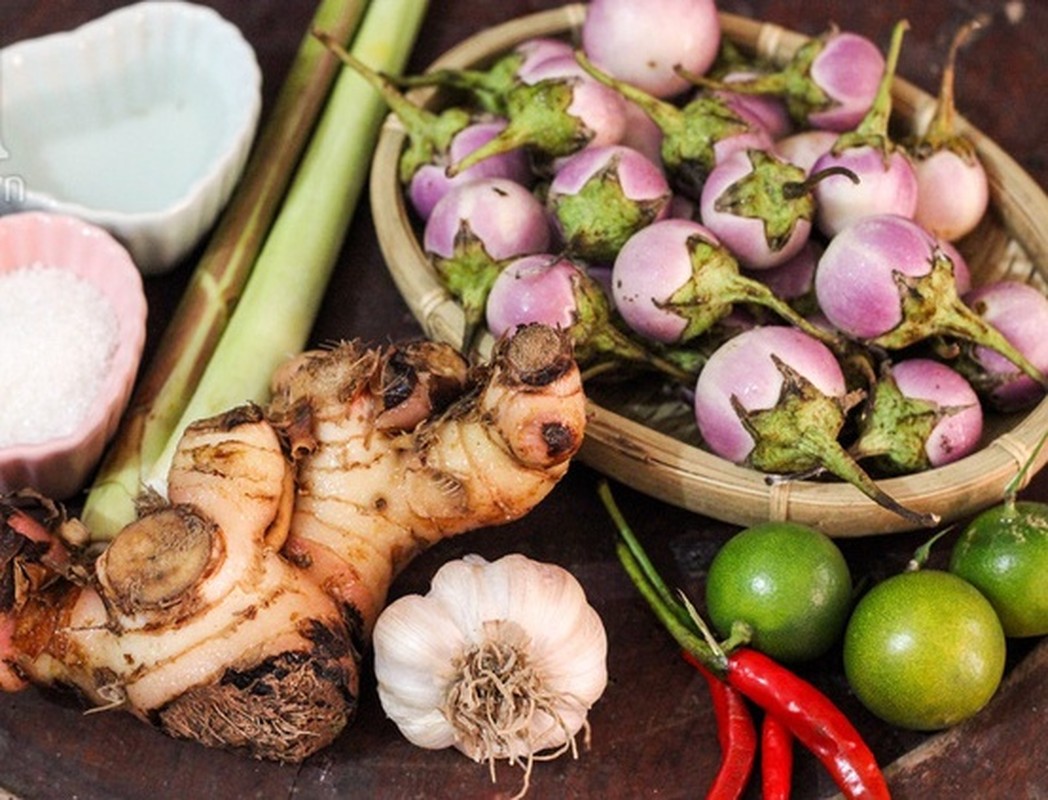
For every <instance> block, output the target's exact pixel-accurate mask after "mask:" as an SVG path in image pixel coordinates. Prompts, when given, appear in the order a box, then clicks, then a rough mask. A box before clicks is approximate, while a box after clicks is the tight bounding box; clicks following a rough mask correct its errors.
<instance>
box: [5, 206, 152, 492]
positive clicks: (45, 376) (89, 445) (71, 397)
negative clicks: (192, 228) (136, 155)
mask: <svg viewBox="0 0 1048 800" xmlns="http://www.w3.org/2000/svg"><path fill="white" fill-rule="evenodd" d="M146 315H147V304H146V297H145V293H144V292H143V289H142V275H141V272H140V271H139V270H138V268H137V267H136V265H135V264H134V262H133V261H132V259H131V256H130V255H129V253H128V251H127V249H126V248H125V247H123V245H121V244H120V243H119V242H118V241H117V240H116V239H114V238H113V237H112V236H111V235H110V234H109V233H108V232H107V231H105V230H104V229H102V228H99V227H98V226H96V225H93V224H91V223H89V222H84V221H83V220H81V219H78V218H76V217H70V216H67V215H60V214H52V213H50V212H43V211H27V212H22V213H17V214H9V215H7V216H4V217H0V369H2V371H3V376H4V378H3V385H4V390H3V392H2V393H0V397H2V401H0V492H2V493H8V492H14V491H18V490H22V489H34V490H36V491H38V492H41V493H42V494H44V495H46V496H48V497H50V498H53V499H56V500H62V499H68V498H70V497H72V496H73V495H74V494H75V493H76V492H77V491H79V490H80V489H82V488H83V486H84V484H85V483H86V481H87V480H88V479H89V478H90V475H91V471H92V470H93V469H94V468H95V467H96V466H97V464H98V462H99V460H100V459H101V457H102V452H103V450H104V449H105V445H106V443H107V442H108V441H109V439H110V438H111V437H112V436H113V434H114V432H115V431H116V428H117V425H118V423H119V421H120V416H121V414H123V412H124V409H125V408H126V406H127V403H128V400H129V398H130V396H131V390H132V387H133V385H134V381H135V377H136V374H137V372H138V366H139V363H140V361H141V358H142V350H143V347H144V345H145V338H146ZM93 365H97V369H94V368H92V367H93Z"/></svg>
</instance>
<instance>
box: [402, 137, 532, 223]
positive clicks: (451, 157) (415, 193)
mask: <svg viewBox="0 0 1048 800" xmlns="http://www.w3.org/2000/svg"><path fill="white" fill-rule="evenodd" d="M505 127H506V121H505V120H503V119H499V120H492V121H490V122H489V121H484V120H480V121H477V122H473V123H470V124H469V125H467V126H466V127H465V128H463V129H462V130H460V131H459V132H458V133H456V134H455V135H454V136H452V137H451V142H450V144H449V145H448V147H447V151H446V153H444V154H434V159H435V160H434V161H431V162H429V163H426V164H423V165H422V166H420V167H418V169H416V170H415V172H414V174H413V175H412V177H411V180H410V181H409V182H408V188H407V194H408V199H409V200H410V202H411V206H412V208H414V209H415V213H416V214H418V216H419V218H420V219H421V220H422V221H425V220H427V219H428V218H429V215H430V214H431V213H432V212H433V207H434V206H435V205H436V204H437V202H438V201H439V200H440V199H441V198H442V197H443V196H444V195H446V194H447V193H448V192H449V191H451V189H453V188H454V187H456V186H460V185H461V184H463V183H469V182H470V181H475V180H480V179H482V178H505V179H507V180H511V181H514V182H515V183H519V184H521V185H523V186H525V187H530V186H531V184H532V182H533V180H534V175H533V173H532V171H531V165H530V164H529V163H528V158H527V155H526V154H525V152H524V151H523V150H522V149H517V150H509V151H507V152H505V153H502V154H500V155H499V156H497V157H494V158H487V159H484V160H483V161H481V162H479V163H477V164H474V165H473V166H472V167H470V168H469V169H468V170H466V171H464V172H460V173H459V174H458V175H455V176H454V177H451V176H449V175H448V173H447V167H448V164H452V163H454V162H456V161H459V160H460V159H462V158H465V157H466V156H467V155H468V154H469V153H472V152H473V151H474V150H476V149H477V148H478V147H480V146H481V145H483V144H486V143H487V142H489V141H490V140H492V139H494V138H495V137H496V136H497V135H498V134H499V133H500V132H501V131H502V130H503V129H504V128H505Z"/></svg>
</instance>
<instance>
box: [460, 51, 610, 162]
mask: <svg viewBox="0 0 1048 800" xmlns="http://www.w3.org/2000/svg"><path fill="white" fill-rule="evenodd" d="M506 118H507V119H508V120H509V122H508V124H507V125H506V127H505V128H504V129H503V130H502V131H501V132H500V133H499V134H498V136H496V137H495V138H493V139H492V140H491V141H489V142H487V144H485V145H482V146H481V147H479V148H477V149H476V150H474V151H473V152H472V153H470V154H469V155H468V156H466V157H465V158H463V159H460V160H459V161H457V162H454V163H452V164H451V166H450V167H449V168H448V170H449V173H450V174H452V175H454V174H457V173H459V172H462V171H463V170H466V169H469V168H470V167H472V166H473V165H474V164H476V163H478V162H480V161H482V160H484V159H486V158H491V157H492V156H496V155H498V154H500V153H504V152H506V151H508V150H514V149H516V148H519V147H523V148H527V149H528V150H529V151H530V153H531V154H532V155H533V156H534V158H535V159H536V160H537V161H552V160H553V159H556V158H559V157H562V156H568V155H571V154H572V153H577V152H578V151H579V150H581V149H582V148H584V147H590V146H592V147H599V146H602V145H609V144H618V143H619V141H621V139H622V137H623V135H624V134H625V131H626V104H625V101H624V100H623V99H622V96H621V95H620V94H619V93H618V92H615V91H614V90H612V89H610V88H609V87H607V86H604V85H603V84H602V83H601V82H600V81H597V80H595V79H593V78H592V77H591V76H590V75H588V74H587V73H586V71H585V70H583V69H582V67H581V66H579V64H578V62H577V61H576V60H575V58H574V56H573V55H564V56H558V55H554V56H550V57H549V58H545V59H543V60H542V61H540V62H539V63H537V64H536V65H535V66H534V67H532V68H531V69H530V70H528V73H527V75H526V76H523V77H522V78H521V80H519V81H517V82H516V83H514V84H513V86H512V87H511V88H510V90H509V92H508V93H507V95H506Z"/></svg>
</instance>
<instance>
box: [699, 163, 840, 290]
mask: <svg viewBox="0 0 1048 800" xmlns="http://www.w3.org/2000/svg"><path fill="white" fill-rule="evenodd" d="M840 171H843V170H838V169H830V170H828V171H825V172H815V173H812V174H811V175H809V174H808V173H806V172H805V171H804V170H803V169H801V168H800V167H798V166H796V165H795V164H791V163H790V162H788V161H786V160H784V159H782V158H779V157H778V156H777V155H775V154H774V153H773V152H770V151H766V150H740V151H738V152H736V153H732V154H731V155H730V156H728V157H727V158H725V159H724V160H722V161H721V162H720V163H719V164H717V166H715V167H714V168H713V169H712V170H711V171H710V174H709V176H708V177H707V178H706V183H705V184H704V185H703V187H702V195H701V197H700V199H699V218H700V219H701V220H702V224H703V225H705V226H706V227H707V228H709V229H710V230H711V231H713V233H714V235H715V236H716V237H717V238H718V239H719V240H720V241H721V243H722V244H724V245H725V246H726V247H727V248H728V249H729V250H731V252H732V253H733V254H734V255H735V257H736V258H737V259H738V260H739V263H740V264H741V265H742V266H743V267H745V268H747V269H757V270H759V269H768V268H770V267H774V266H777V265H779V264H782V263H783V262H785V261H787V260H789V259H790V258H792V257H793V256H795V255H796V254H797V253H798V252H799V251H800V249H801V248H802V247H803V246H804V244H805V242H807V241H808V237H809V235H810V234H811V228H812V220H813V219H814V217H815V201H814V199H813V197H812V193H813V191H814V187H815V186H816V185H817V184H818V182H819V181H820V180H823V179H825V178H827V177H829V176H830V175H836V174H838V172H840Z"/></svg>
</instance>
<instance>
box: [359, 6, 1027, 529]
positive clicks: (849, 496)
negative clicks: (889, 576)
mask: <svg viewBox="0 0 1048 800" xmlns="http://www.w3.org/2000/svg"><path fill="white" fill-rule="evenodd" d="M585 8H586V7H585V5H584V4H581V3H573V4H569V5H565V6H562V7H560V8H557V9H553V10H551V11H544V12H538V13H535V14H531V15H528V16H525V17H520V18H518V19H515V20H512V21H510V22H507V23H504V24H502V25H499V26H497V27H495V28H490V29H488V30H486V31H483V32H481V33H479V34H477V35H475V36H473V37H470V38H469V39H467V40H465V41H463V42H461V43H460V44H459V45H457V46H456V47H454V48H452V49H451V50H450V51H448V52H447V53H445V54H444V55H443V56H441V57H440V58H439V59H438V60H437V61H436V62H435V63H434V64H433V65H431V68H432V69H442V68H449V69H461V68H464V67H467V68H484V67H486V66H489V65H490V64H491V63H492V62H493V61H494V60H495V59H496V58H497V57H498V56H500V55H502V54H503V53H505V52H506V51H508V50H509V49H511V48H512V47H514V46H515V45H517V44H519V43H520V42H523V41H525V40H526V39H529V38H533V37H562V38H564V39H566V40H568V41H575V42H577V41H578V40H579V27H580V26H581V24H582V22H583V21H584V19H585ZM720 19H721V24H722V27H723V30H724V33H725V36H726V37H727V38H728V39H730V40H731V41H733V42H734V43H735V44H736V45H738V46H739V47H741V48H742V49H743V50H744V51H746V52H749V53H754V54H756V55H758V56H760V57H762V58H764V59H766V60H768V61H769V62H772V63H779V64H782V63H784V62H785V61H787V60H788V59H789V57H790V56H791V55H792V54H793V53H794V52H796V50H797V48H798V47H800V46H801V45H802V44H803V43H804V42H805V41H807V39H806V37H804V36H803V35H801V34H799V33H796V32H793V31H789V30H787V29H785V28H782V27H780V26H778V25H775V24H772V23H768V22H761V21H758V20H753V19H749V18H747V17H741V16H738V15H734V14H727V13H722V14H721V16H720ZM416 91H417V92H418V93H417V95H416V97H417V99H418V100H419V102H422V103H424V104H425V105H426V106H427V107H428V108H430V109H432V110H437V109H439V108H441V107H443V106H444V105H446V104H448V102H449V97H451V96H453V95H449V93H447V92H441V91H434V90H430V89H426V90H416ZM934 107H935V98H933V97H931V96H930V95H928V94H927V93H926V92H923V91H921V90H920V89H919V88H917V87H916V86H914V85H913V84H910V83H907V82H906V81H905V80H902V79H899V78H897V79H896V80H895V83H894V87H893V113H894V116H895V122H896V124H898V125H899V126H902V127H903V128H908V129H918V128H921V127H923V125H924V124H926V121H927V120H928V119H929V118H930V116H931V115H932V113H933V111H934ZM958 125H960V126H961V130H963V132H964V133H965V135H966V136H968V138H969V139H970V140H971V141H972V142H973V144H974V145H975V147H976V150H977V151H978V153H979V156H980V158H982V160H983V163H984V165H985V166H986V169H987V171H988V173H989V177H990V186H991V194H992V198H991V207H990V209H989V212H988V214H987V215H986V217H985V219H984V222H983V224H981V225H980V227H979V228H978V229H977V230H976V231H974V232H973V233H971V234H969V235H968V236H967V237H966V238H965V239H964V240H962V241H961V242H959V243H958V245H959V246H960V247H961V248H962V250H963V254H964V256H965V258H966V260H967V262H968V263H969V265H970V267H971V270H972V279H973V281H974V282H975V283H977V284H978V283H988V282H990V281H992V280H994V279H998V278H1005V277H1007V278H1010V279H1012V280H1017V281H1023V282H1025V283H1029V284H1030V285H1032V286H1034V287H1036V288H1037V289H1038V290H1040V291H1042V292H1046V291H1048V195H1046V194H1045V192H1044V191H1043V190H1042V189H1041V187H1040V186H1038V185H1037V183H1036V182H1035V181H1034V180H1033V179H1032V178H1031V177H1030V176H1029V175H1027V174H1026V173H1025V172H1023V171H1022V169H1021V168H1020V167H1019V166H1018V165H1017V164H1016V162H1015V161H1014V160H1013V159H1012V158H1011V157H1010V156H1009V155H1008V154H1007V153H1005V152H1004V151H1003V150H1002V149H1001V148H1000V147H999V146H998V145H997V144H996V143H994V142H993V141H992V140H991V139H989V138H988V137H987V136H986V135H984V134H983V133H981V132H980V131H979V130H977V129H976V128H975V127H973V126H972V125H970V124H969V123H968V122H967V121H965V120H963V119H961V118H958ZM405 140H406V137H405V132H404V126H403V125H401V124H400V123H399V121H398V120H397V119H396V118H395V117H394V116H392V115H391V116H390V117H389V118H388V120H387V122H386V123H385V125H384V126H383V129H382V133H381V136H380V138H379V142H378V146H377V148H376V151H375V158H374V162H373V164H372V170H371V207H372V209H374V215H375V229H376V233H377V236H378V240H379V244H380V245H381V247H382V252H383V254H384V256H385V259H386V263H387V266H388V268H389V272H390V274H391V276H392V277H393V279H394V281H395V282H396V284H397V287H398V289H399V290H400V293H401V295H402V296H403V297H404V300H405V301H406V302H407V304H408V306H409V308H410V309H411V311H412V313H413V314H414V315H415V317H416V319H417V320H418V321H419V323H420V324H421V326H422V327H423V329H424V330H425V331H426V332H427V333H428V334H429V335H430V336H432V337H433V338H435V339H441V340H444V341H448V342H451V343H452V344H455V345H461V343H462V330H463V320H464V313H463V311H462V308H461V306H460V305H459V304H458V302H457V301H456V300H455V299H454V298H453V297H452V295H451V294H450V292H449V291H448V290H447V288H446V287H445V286H444V284H443V282H442V281H441V279H440V277H439V276H438V274H437V272H436V269H435V267H434V265H433V264H432V263H431V262H430V261H429V259H428V258H427V257H426V255H425V252H424V251H423V248H422V243H421V235H420V225H419V224H418V220H417V219H416V218H415V217H414V216H413V214H412V212H411V210H410V207H409V204H408V203H407V202H406V200H405V198H404V192H403V190H402V186H401V184H400V181H399V178H398V172H397V165H398V161H399V158H400V153H401V151H402V149H403V148H404V145H405ZM490 342H491V337H490V334H488V333H486V332H485V333H484V334H483V335H482V337H481V342H480V346H481V348H482V349H483V348H484V347H490ZM587 394H588V396H589V399H590V415H589V423H588V425H587V428H586V440H585V442H584V444H583V447H582V451H581V453H580V457H581V459H582V460H583V461H585V462H586V463H588V464H589V465H591V466H592V467H594V468H595V469H598V470H600V471H601V472H603V473H605V474H607V475H609V476H610V477H612V478H615V479H617V480H620V481H622V482H623V483H626V484H628V485H630V486H632V487H633V488H635V489H638V490H640V491H643V492H645V493H647V494H650V495H652V496H654V497H657V498H659V499H661V500H664V501H666V502H668V503H672V504H675V505H678V506H681V507H683V508H687V509H690V510H692V511H696V512H698V513H701V514H704V515H706V516H709V517H713V518H715V519H720V520H723V521H726V522H731V523H736V524H739V525H752V524H754V523H757V522H761V521H764V520H768V519H772V520H792V521H795V522H800V523H804V524H808V525H811V526H813V527H816V528H818V529H820V530H822V531H823V532H825V533H827V534H829V535H831V536H839V537H844V536H860V535H867V534H889V533H896V532H900V531H904V530H909V529H910V528H912V527H913V523H912V522H911V521H909V520H908V519H906V518H904V517H902V516H899V515H897V514H895V513H893V512H891V511H889V510H887V509H885V508H884V507H882V506H880V505H878V504H877V503H875V502H873V501H872V500H870V499H869V498H868V497H866V496H865V495H863V494H862V493H861V492H860V491H859V490H858V489H856V488H855V487H854V486H851V485H849V484H846V483H843V482H842V481H830V480H816V479H809V480H800V479H790V480H785V479H783V480H770V479H769V476H767V475H765V474H763V473H760V472H757V471H756V470H753V469H750V468H748V467H745V466H741V465H738V464H733V463H731V462H729V461H727V460H725V459H723V458H720V457H718V456H715V455H714V454H713V453H711V452H710V451H709V450H708V449H705V448H704V447H703V446H702V444H701V442H700V441H699V440H698V439H699V437H698V431H697V427H696V426H695V424H694V416H693V415H692V413H691V411H690V409H689V408H688V407H687V406H686V404H684V403H681V402H679V401H670V402H667V401H666V398H665V395H664V394H663V393H662V392H661V391H659V390H658V387H649V388H648V389H647V390H645V388H644V387H642V386H641V387H638V386H636V385H635V384H629V385H627V386H623V387H616V386H615V385H609V386H603V387H602V386H597V385H594V386H589V387H588V389H587ZM1046 429H1048V399H1044V400H1042V401H1041V402H1040V403H1039V404H1038V405H1037V406H1036V407H1034V408H1033V409H1029V410H1027V411H1021V412H1014V413H1011V414H1007V415H1005V414H992V415H988V419H987V420H986V424H985V426H984V430H983V440H982V442H981V443H980V447H979V449H978V450H977V451H976V452H974V453H972V454H970V455H968V456H966V457H965V458H963V459H960V460H958V461H955V462H953V463H950V464H947V465H945V466H941V467H937V468H935V469H929V470H925V471H923V472H919V473H915V474H911V475H905V476H901V477H892V478H887V479H885V480H883V481H881V485H882V488H883V489H884V490H885V491H886V492H887V493H888V494H889V495H891V496H892V497H894V498H895V499H896V500H898V501H899V502H900V503H902V504H903V505H904V506H907V507H909V508H912V509H914V510H917V511H920V512H929V513H934V514H937V515H938V516H940V517H941V519H942V520H943V522H944V523H947V522H954V521H957V520H960V519H962V518H964V517H965V516H967V515H971V514H973V513H975V512H976V511H979V510H981V509H983V508H985V507H987V506H989V505H992V504H994V503H996V502H999V501H1000V500H1001V498H1002V496H1003V495H1004V490H1005V487H1006V486H1007V484H1008V483H1009V481H1011V480H1012V479H1013V478H1014V477H1015V476H1016V474H1017V473H1019V472H1020V471H1021V470H1022V467H1023V465H1024V464H1026V463H1027V462H1029V463H1030V469H1028V470H1027V471H1025V472H1023V473H1022V474H1023V476H1024V478H1023V480H1024V482H1025V481H1029V480H1030V478H1031V477H1032V476H1033V475H1034V474H1035V473H1036V472H1037V471H1038V470H1040V469H1041V468H1043V467H1044V465H1045V463H1046V461H1048V448H1041V447H1039V444H1040V440H1041V438H1042V437H1043V436H1044V432H1045V430H1046ZM1023 485H1025V483H1023Z"/></svg>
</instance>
